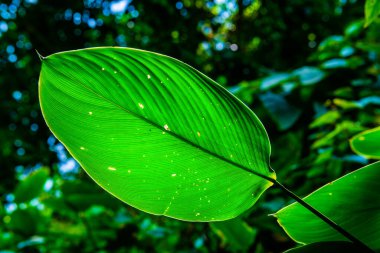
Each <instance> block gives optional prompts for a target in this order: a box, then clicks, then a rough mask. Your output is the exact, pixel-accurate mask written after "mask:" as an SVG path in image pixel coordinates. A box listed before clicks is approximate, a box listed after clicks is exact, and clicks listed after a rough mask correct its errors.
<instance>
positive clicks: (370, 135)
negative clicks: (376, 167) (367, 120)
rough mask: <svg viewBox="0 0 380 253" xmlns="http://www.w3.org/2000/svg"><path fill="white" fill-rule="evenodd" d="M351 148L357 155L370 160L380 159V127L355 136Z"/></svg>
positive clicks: (351, 141)
mask: <svg viewBox="0 0 380 253" xmlns="http://www.w3.org/2000/svg"><path fill="white" fill-rule="evenodd" d="M350 143H351V147H352V150H354V151H355V152H356V153H358V154H360V155H364V156H366V157H368V158H375V159H380V127H377V128H374V129H371V130H368V131H364V132H362V133H360V134H358V135H355V136H354V137H353V138H352V139H351V140H350Z"/></svg>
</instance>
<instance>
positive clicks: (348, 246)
mask: <svg viewBox="0 0 380 253" xmlns="http://www.w3.org/2000/svg"><path fill="white" fill-rule="evenodd" d="M360 250H361V249H360V248H358V247H357V245H356V244H353V243H352V242H343V241H338V242H316V243H312V244H307V245H304V246H300V247H297V248H293V249H290V250H287V251H285V252H284V253H338V252H342V253H343V252H344V253H358V252H360Z"/></svg>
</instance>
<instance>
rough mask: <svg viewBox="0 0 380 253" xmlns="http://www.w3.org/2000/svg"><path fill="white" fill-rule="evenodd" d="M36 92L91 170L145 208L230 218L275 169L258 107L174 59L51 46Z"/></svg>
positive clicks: (196, 217)
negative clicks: (55, 50) (54, 49)
mask: <svg viewBox="0 0 380 253" xmlns="http://www.w3.org/2000/svg"><path fill="white" fill-rule="evenodd" d="M39 96H40V104H41V109H42V112H43V115H44V118H45V120H46V122H47V124H48V126H49V128H50V129H51V131H52V132H53V133H54V135H55V136H56V137H57V138H58V139H59V140H60V141H61V142H62V143H63V144H64V145H65V146H66V148H67V149H68V150H69V152H70V153H71V154H72V156H73V157H74V158H75V159H76V160H77V161H78V162H79V163H80V164H81V166H82V167H83V168H84V169H85V170H86V171H87V173H88V174H89V175H90V176H91V177H92V178H93V179H94V180H95V181H96V182H97V183H98V184H99V185H100V186H101V187H103V188H104V189H105V190H107V191H108V192H110V193H111V194H113V195H114V196H116V197H117V198H119V199H121V200H122V201H124V202H126V203H128V204H129V205H131V206H134V207H136V208H138V209H141V210H144V211H146V212H149V213H152V214H156V215H165V216H169V217H173V218H177V219H181V220H188V221H213V220H215V221H216V220H226V219H230V218H233V217H236V216H237V215H239V214H241V213H242V212H244V211H245V210H247V209H248V208H250V207H251V206H252V205H253V204H254V203H255V202H256V201H257V199H258V198H259V197H260V195H261V194H262V193H263V192H264V191H265V190H266V189H267V188H268V187H270V186H271V185H272V183H270V182H269V180H273V179H272V178H275V174H274V172H273V171H272V170H271V169H270V167H269V154H270V144H269V140H268V136H267V133H266V131H265V129H264V127H263V125H262V124H261V122H260V121H259V120H258V118H257V117H256V115H255V114H254V113H253V112H252V111H251V110H250V109H249V108H248V107H246V106H245V105H244V104H243V103H242V102H241V101H239V100H238V99H237V98H236V97H234V96H233V95H231V94H230V93H229V92H228V91H227V90H225V89H224V88H223V87H221V86H220V85H218V84H217V83H215V82H214V81H212V80H211V79H209V78H208V77H206V76H205V75H203V74H202V73H200V72H198V71H197V70H195V69H193V68H192V67H190V66H188V65H186V64H184V63H182V62H180V61H178V60H176V59H173V58H170V57H167V56H164V55H159V54H155V53H151V52H146V51H141V50H136V49H127V48H113V47H104V48H93V49H85V50H77V51H69V52H63V53H58V54H53V55H51V56H49V57H47V58H44V59H43V65H42V70H41V75H40V82H39Z"/></svg>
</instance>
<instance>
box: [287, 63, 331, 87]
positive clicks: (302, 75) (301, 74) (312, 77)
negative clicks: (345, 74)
mask: <svg viewBox="0 0 380 253" xmlns="http://www.w3.org/2000/svg"><path fill="white" fill-rule="evenodd" d="M293 75H295V76H298V78H299V79H300V82H301V84H302V85H305V86H307V85H313V84H315V83H318V82H320V81H321V80H323V78H325V76H326V74H325V72H324V71H322V70H320V69H319V68H316V67H308V66H305V67H302V68H299V69H296V70H294V71H293Z"/></svg>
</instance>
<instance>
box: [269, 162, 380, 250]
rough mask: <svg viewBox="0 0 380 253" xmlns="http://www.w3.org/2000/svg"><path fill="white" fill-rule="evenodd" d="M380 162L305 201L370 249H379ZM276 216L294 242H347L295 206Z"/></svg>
mask: <svg viewBox="0 0 380 253" xmlns="http://www.w3.org/2000/svg"><path fill="white" fill-rule="evenodd" d="M379 178H380V162H377V163H374V164H371V165H369V166H366V167H363V168H361V169H358V170H356V171H354V172H352V173H349V174H347V175H345V176H343V177H341V178H339V179H337V180H335V181H333V182H331V183H329V184H326V185H325V186H323V187H322V188H320V189H318V190H316V191H314V192H313V193H311V194H310V195H308V196H307V197H305V198H304V200H305V201H306V202H307V203H309V204H310V205H311V206H313V207H314V208H316V209H317V210H318V211H320V212H321V213H323V214H324V215H326V216H327V217H329V218H330V219H331V220H333V221H334V222H336V223H337V224H338V225H340V226H341V227H343V228H344V229H346V230H347V231H349V232H350V233H352V234H353V235H354V236H356V237H357V238H359V239H360V240H362V241H363V242H364V243H366V244H367V245H368V246H370V247H372V248H373V249H376V250H379V249H380V230H379V224H380V212H379V210H380V198H379V194H378V189H379V187H380V180H379ZM275 216H276V217H277V219H278V222H279V224H280V225H281V226H282V227H283V228H284V230H285V232H286V233H287V234H288V235H289V236H290V237H291V238H292V239H293V240H295V241H296V242H299V243H314V242H321V241H346V240H347V239H346V238H344V237H343V236H342V235H340V234H339V233H337V232H336V231H335V230H333V229H332V228H331V227H329V226H328V225H327V224H326V223H324V222H323V221H322V220H320V219H319V218H317V217H316V216H315V215H314V214H312V213H311V212H310V211H308V210H307V209H305V208H304V207H303V206H301V205H300V204H298V203H293V204H291V205H289V206H287V207H285V208H283V209H281V210H280V211H278V212H277V213H276V214H275Z"/></svg>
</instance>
